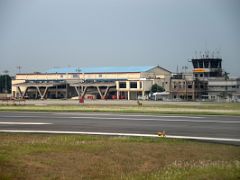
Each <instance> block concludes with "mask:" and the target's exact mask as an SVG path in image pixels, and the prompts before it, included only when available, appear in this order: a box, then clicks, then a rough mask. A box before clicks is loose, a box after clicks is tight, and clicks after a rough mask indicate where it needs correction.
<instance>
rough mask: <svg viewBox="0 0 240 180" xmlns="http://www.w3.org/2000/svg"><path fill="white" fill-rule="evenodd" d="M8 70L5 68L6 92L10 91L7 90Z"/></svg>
mask: <svg viewBox="0 0 240 180" xmlns="http://www.w3.org/2000/svg"><path fill="white" fill-rule="evenodd" d="M8 72H9V71H8V70H4V71H3V73H4V74H5V93H7V92H8V90H7V75H8Z"/></svg>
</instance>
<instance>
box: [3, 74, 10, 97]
mask: <svg viewBox="0 0 240 180" xmlns="http://www.w3.org/2000/svg"><path fill="white" fill-rule="evenodd" d="M11 87H12V79H11V77H10V76H9V75H7V74H6V75H0V93H11Z"/></svg>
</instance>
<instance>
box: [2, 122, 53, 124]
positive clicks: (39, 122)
mask: <svg viewBox="0 0 240 180" xmlns="http://www.w3.org/2000/svg"><path fill="white" fill-rule="evenodd" d="M1 124H3V125H43V124H52V123H42V122H0V125H1Z"/></svg>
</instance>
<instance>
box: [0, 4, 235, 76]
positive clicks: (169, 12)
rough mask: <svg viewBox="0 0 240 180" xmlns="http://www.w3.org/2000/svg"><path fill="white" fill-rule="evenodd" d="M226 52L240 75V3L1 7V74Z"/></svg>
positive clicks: (169, 62) (228, 64)
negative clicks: (20, 67)
mask: <svg viewBox="0 0 240 180" xmlns="http://www.w3.org/2000/svg"><path fill="white" fill-rule="evenodd" d="M206 49H208V50H210V51H217V50H219V51H220V53H221V56H222V58H223V65H224V69H225V70H226V71H228V72H230V73H231V75H235V76H236V75H237V76H240V70H239V69H240V0H0V72H1V73H2V71H3V70H5V69H7V70H9V71H10V72H11V74H14V73H16V72H17V68H16V66H19V65H20V66H22V72H34V71H45V70H47V69H49V68H52V67H67V66H76V67H97V66H142V65H160V66H162V67H164V68H167V69H169V70H170V71H176V67H177V65H178V66H179V70H181V67H182V66H183V65H187V66H189V68H190V67H191V64H190V63H189V62H188V60H190V59H191V58H192V57H194V56H195V51H198V54H199V52H200V51H205V50H206Z"/></svg>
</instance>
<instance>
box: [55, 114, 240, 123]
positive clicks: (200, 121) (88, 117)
mask: <svg viewBox="0 0 240 180" xmlns="http://www.w3.org/2000/svg"><path fill="white" fill-rule="evenodd" d="M58 118H61V119H64V118H66V119H67V118H70V119H101V120H125V121H162V122H193V123H224V124H229V123H231V124H239V123H240V121H216V120H188V119H138V118H123V117H119V118H118V117H95V116H94V117H90V116H84V117H83V116H78V117H58Z"/></svg>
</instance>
